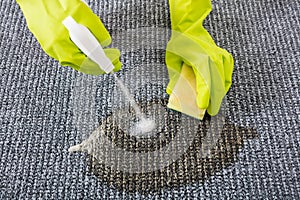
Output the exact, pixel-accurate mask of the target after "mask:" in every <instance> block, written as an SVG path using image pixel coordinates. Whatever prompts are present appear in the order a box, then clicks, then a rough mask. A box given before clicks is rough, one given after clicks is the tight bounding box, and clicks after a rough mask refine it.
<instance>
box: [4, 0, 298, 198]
mask: <svg viewBox="0 0 300 200" xmlns="http://www.w3.org/2000/svg"><path fill="white" fill-rule="evenodd" d="M89 4H90V6H91V7H92V9H93V10H94V11H95V13H97V15H98V16H100V17H101V19H102V20H103V23H104V24H105V25H106V26H107V28H108V30H109V31H110V33H111V35H112V37H113V40H114V43H113V46H114V47H117V48H119V49H121V50H122V57H121V60H122V62H123V64H124V65H123V68H122V70H121V71H120V72H118V73H117V75H118V76H119V77H120V79H122V80H124V82H125V83H126V84H127V85H128V87H129V88H130V90H131V93H133V95H134V98H135V100H136V101H137V102H138V103H139V105H140V106H141V107H142V109H143V110H147V106H151V105H152V104H155V105H157V104H159V105H161V106H163V107H164V106H165V105H166V103H167V98H168V97H167V95H166V94H165V91H164V88H165V87H166V84H167V83H168V76H167V71H166V69H165V66H164V47H165V45H166V43H167V41H168V39H169V32H168V31H166V32H165V34H161V30H164V29H166V30H168V28H169V27H170V21H169V13H168V3H167V1H163V0H150V1H140V0H114V1H111V0H101V1H91V0H90V1H89ZM0 13H1V18H0V19H1V31H0V34H1V35H0V42H1V48H0V57H1V59H0V62H1V65H0V84H1V86H0V199H228V198H230V199H300V178H299V177H300V127H299V124H300V123H299V121H300V94H299V88H300V78H299V76H300V69H299V65H300V62H299V58H300V36H299V32H300V2H299V1H298V0H283V1H282V0H265V1H259V0H250V1H246V0H235V1H233V0H227V1H225V0H221V1H213V11H212V13H211V14H210V15H209V17H208V18H207V20H206V21H205V27H206V28H207V30H208V31H209V32H210V33H211V34H212V36H213V38H214V39H215V41H216V43H217V44H218V45H219V46H221V47H223V48H225V49H227V50H228V51H229V52H231V53H232V54H233V56H234V58H235V69H234V75H233V79H234V82H233V85H232V88H231V89H230V91H229V93H228V95H227V102H226V109H225V124H224V126H222V132H221V135H220V137H219V139H218V141H217V143H216V145H215V147H214V148H213V149H212V152H211V156H209V157H205V158H202V157H201V156H199V147H200V146H201V144H202V143H203V138H204V137H205V135H207V130H208V129H209V123H210V121H212V118H210V117H209V116H206V117H205V119H204V120H203V121H202V122H200V123H199V124H198V125H196V128H197V131H196V135H195V137H194V139H193V140H192V141H191V143H190V147H189V148H188V149H187V150H186V151H185V152H184V153H183V154H182V156H180V157H179V158H178V159H177V160H174V162H172V163H170V165H168V166H166V167H164V168H162V169H158V170H156V171H151V172H145V173H127V172H124V171H122V170H120V169H113V168H111V167H110V166H107V165H105V164H103V162H100V161H99V160H97V159H96V158H94V157H93V156H91V155H89V154H88V153H84V152H76V153H69V152H68V151H67V150H68V148H69V147H70V146H72V145H75V144H78V143H80V142H81V141H82V140H83V139H86V138H87V137H88V135H89V134H90V133H91V131H92V130H93V129H94V128H95V127H94V126H95V123H100V122H102V124H103V125H104V129H105V134H106V135H107V137H108V138H110V139H111V140H112V141H114V142H115V143H116V144H117V145H118V146H119V147H122V148H124V149H127V150H128V151H132V152H145V151H153V149H154V150H155V149H159V148H161V147H162V146H164V145H166V144H169V143H170V142H171V141H172V138H174V137H175V136H176V131H172V129H173V128H175V130H176V127H177V126H178V125H182V122H181V121H182V120H183V118H184V116H183V115H181V114H179V113H176V112H172V111H166V112H167V114H166V115H165V116H166V117H165V119H164V120H165V124H166V126H165V129H164V130H165V131H163V132H164V133H165V136H164V142H159V141H156V140H155V141H154V142H152V143H151V142H149V141H136V140H132V138H130V137H128V135H126V134H125V133H124V132H122V130H121V131H118V130H117V129H118V128H116V127H112V126H113V125H112V124H111V123H109V119H110V117H111V116H112V114H113V111H114V109H115V108H118V106H122V104H123V103H124V101H123V100H120V98H121V97H119V96H118V94H119V93H118V87H117V86H116V84H115V81H114V79H113V78H112V76H111V75H103V76H99V77H96V78H95V77H91V76H87V75H83V74H80V73H78V72H75V71H73V70H72V69H70V68H68V67H61V66H60V65H59V64H58V63H57V62H56V61H54V60H53V59H51V58H49V57H48V56H47V55H46V54H45V53H44V52H43V51H42V50H41V48H40V46H39V44H38V43H37V41H36V40H35V39H34V37H33V36H32V34H31V33H30V32H29V30H28V28H27V27H26V23H25V20H24V17H23V15H22V13H21V11H20V9H19V7H18V5H17V4H16V3H15V1H10V0H2V1H1V2H0ZM153 30H154V32H153ZM155 31H156V32H155ZM155 33H157V34H155ZM74 91H75V92H74ZM93 98H94V99H93ZM91 99H92V101H91V102H92V103H93V102H94V103H95V105H92V104H89V102H88V101H89V100H91ZM91 105H92V106H93V107H95V108H96V109H95V115H92V120H91V119H89V118H87V117H86V116H91V115H89V114H86V112H85V111H86V110H85V109H88V108H90V107H91ZM88 111H89V110H87V112H88ZM125 112H128V110H127V111H125ZM88 113H89V112H88ZM93 116H96V117H93ZM93 120H94V121H96V122H94V121H93ZM107 122H108V123H107ZM188 125H189V124H188ZM194 127H195V125H194ZM168 128H170V130H171V131H169V129H168ZM182 144H183V142H182V141H177V142H176V145H175V146H176V148H177V149H180V145H182ZM105 152H106V153H107V155H110V154H109V152H110V149H106V151H104V153H105ZM104 155H105V154H104ZM104 157H105V156H104ZM107 157H108V156H106V157H105V158H103V159H104V160H105V159H110V160H111V159H113V158H107ZM117 160H118V158H117ZM126 167H127V168H131V167H134V166H132V165H131V164H130V163H128V166H126Z"/></svg>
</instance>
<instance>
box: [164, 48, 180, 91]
mask: <svg viewBox="0 0 300 200" xmlns="http://www.w3.org/2000/svg"><path fill="white" fill-rule="evenodd" d="M182 64H183V61H182V59H181V57H179V56H178V55H176V54H174V53H172V52H169V51H167V52H166V65H167V69H168V74H169V79H170V80H169V84H168V86H167V89H166V91H167V93H168V94H169V95H170V94H171V93H172V91H173V89H174V87H175V84H176V83H177V80H178V78H179V76H180V72H181V68H182Z"/></svg>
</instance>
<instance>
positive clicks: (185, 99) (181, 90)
mask: <svg viewBox="0 0 300 200" xmlns="http://www.w3.org/2000/svg"><path fill="white" fill-rule="evenodd" d="M196 88H197V87H196V77H195V74H194V71H193V69H192V67H190V66H188V65H186V64H183V65H182V69H181V73H180V76H179V78H178V81H177V83H176V85H175V87H174V89H173V91H172V93H171V95H170V98H169V103H168V105H167V106H168V108H170V109H173V110H176V111H179V112H182V113H184V114H187V115H189V116H192V117H195V118H197V119H203V117H204V115H205V112H206V110H205V109H199V107H198V106H197V102H196V100H197V91H196Z"/></svg>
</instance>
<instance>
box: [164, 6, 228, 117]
mask: <svg viewBox="0 0 300 200" xmlns="http://www.w3.org/2000/svg"><path fill="white" fill-rule="evenodd" d="M169 6H170V15H171V23H172V37H171V39H170V41H169V43H168V45H167V52H166V64H167V67H168V72H169V77H170V82H169V84H168V87H167V93H168V94H169V95H170V101H169V104H168V107H169V108H172V109H175V110H178V111H180V112H183V113H185V114H187V115H191V116H193V117H196V118H199V119H202V118H203V116H204V113H205V110H207V112H208V114H210V115H211V116H214V115H216V114H217V113H218V111H219V109H220V106H221V103H222V100H223V98H224V96H225V95H226V93H227V92H228V90H229V88H230V86H231V83H232V72H233V65H234V61H233V58H232V56H231V54H229V53H228V52H227V51H226V50H224V49H221V48H219V47H218V46H217V45H216V44H215V42H214V41H213V39H212V38H211V36H210V35H209V33H208V32H207V31H206V30H205V28H204V27H203V21H204V19H205V18H206V17H207V15H208V14H209V13H210V11H211V9H212V7H211V2H210V0H169ZM188 68H190V69H188ZM187 85H189V86H191V87H195V88H194V90H187V91H191V93H187V92H183V90H186V86H187ZM193 91H194V92H195V93H196V95H194V94H192V93H193ZM194 96H196V100H195V99H193V98H195V97H194ZM174 99H176V100H175V101H174Z"/></svg>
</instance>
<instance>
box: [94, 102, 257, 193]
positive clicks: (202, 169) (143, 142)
mask: <svg viewBox="0 0 300 200" xmlns="http://www.w3.org/2000/svg"><path fill="white" fill-rule="evenodd" d="M153 104H154V105H157V104H160V105H161V106H163V107H166V105H167V99H163V100H159V99H156V100H153V101H150V102H149V101H148V102H145V103H144V104H143V103H142V104H140V105H139V106H140V107H141V109H142V111H143V112H145V113H147V112H148V110H147V109H149V108H151V105H153ZM127 112H128V113H132V112H133V111H132V110H127ZM166 112H168V109H166ZM169 112H170V113H167V114H165V115H164V120H165V121H164V124H165V125H164V126H162V127H161V128H160V129H159V131H157V134H156V135H152V136H151V137H148V138H138V139H137V138H136V137H134V136H132V135H130V134H128V133H127V132H126V131H124V130H122V127H121V126H120V125H119V124H117V123H115V122H114V118H113V117H112V115H110V116H108V117H107V118H106V120H104V121H103V122H102V123H101V129H102V130H103V132H102V133H101V134H104V136H105V137H106V138H108V140H110V141H111V143H112V144H114V145H115V146H117V147H118V148H120V149H124V150H125V151H127V152H132V153H147V152H155V151H158V150H160V149H161V148H163V147H165V146H166V145H173V148H172V152H171V153H174V154H176V151H181V150H182V149H183V148H181V146H182V145H184V144H187V143H188V144H189V147H188V148H187V149H186V150H185V151H184V152H180V157H178V158H177V159H176V160H172V162H170V163H169V164H168V165H166V166H165V167H163V168H160V169H157V170H154V171H148V170H144V171H143V170H141V171H139V172H138V173H132V171H131V172H128V169H129V168H135V167H136V166H133V165H134V164H136V163H135V162H131V160H134V158H133V157H132V158H130V157H126V158H122V156H123V157H124V156H128V155H134V154H127V155H123V154H113V153H112V149H111V148H107V146H106V147H105V148H99V146H101V145H103V143H101V142H103V141H100V140H97V138H94V140H93V141H94V143H93V144H92V145H91V146H90V148H91V149H92V150H91V151H88V163H89V171H90V173H91V174H93V175H95V176H96V177H98V178H99V180H100V181H104V182H106V183H107V184H108V185H112V186H114V187H116V188H117V189H119V190H121V191H126V192H140V193H148V192H151V191H160V190H161V189H164V188H174V187H180V186H184V185H189V184H192V183H201V182H204V181H205V180H206V179H208V178H209V177H210V176H212V175H214V174H215V173H216V172H218V171H221V170H222V169H224V168H226V167H228V166H230V165H232V164H233V163H234V162H235V161H236V160H237V156H238V152H239V150H240V149H241V148H243V144H244V142H245V140H248V139H253V138H257V137H258V134H257V132H256V130H255V129H253V128H244V127H237V126H235V125H234V124H232V123H230V122H229V121H228V120H227V119H226V118H225V122H224V124H221V125H222V128H221V133H220V135H219V136H218V138H217V141H216V143H214V146H213V148H211V149H210V152H209V155H208V156H203V152H202V151H203V149H202V148H201V146H202V145H203V141H204V139H205V138H206V137H207V135H208V130H209V127H210V122H211V117H209V116H205V118H204V120H202V121H198V122H199V124H198V125H197V127H196V133H195V135H194V136H193V137H192V138H189V137H187V138H179V139H178V138H176V134H177V133H178V132H177V130H178V128H180V127H178V126H180V125H183V123H180V120H181V119H182V117H183V115H182V114H181V113H177V112H172V111H169ZM95 136H97V135H95ZM174 139H176V141H175V143H174V141H173V140H174ZM188 139H191V141H185V140H188ZM95 141H96V142H95ZM172 141H173V143H172ZM169 157H170V158H172V155H170V156H169ZM124 159H125V160H127V161H128V162H127V163H124V162H120V164H119V165H118V164H117V165H118V167H117V168H116V167H111V166H110V165H107V163H112V162H114V163H118V160H123V161H124ZM164 159H166V156H165V155H161V160H159V159H158V161H157V162H160V161H161V162H164V161H165V160H164ZM149 160H151V159H150V158H149ZM152 164H153V163H152ZM149 165H151V162H142V163H141V166H138V167H139V169H143V168H144V169H148V168H149V167H150V168H151V166H149ZM124 169H126V170H124ZM129 171H130V170H129Z"/></svg>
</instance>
